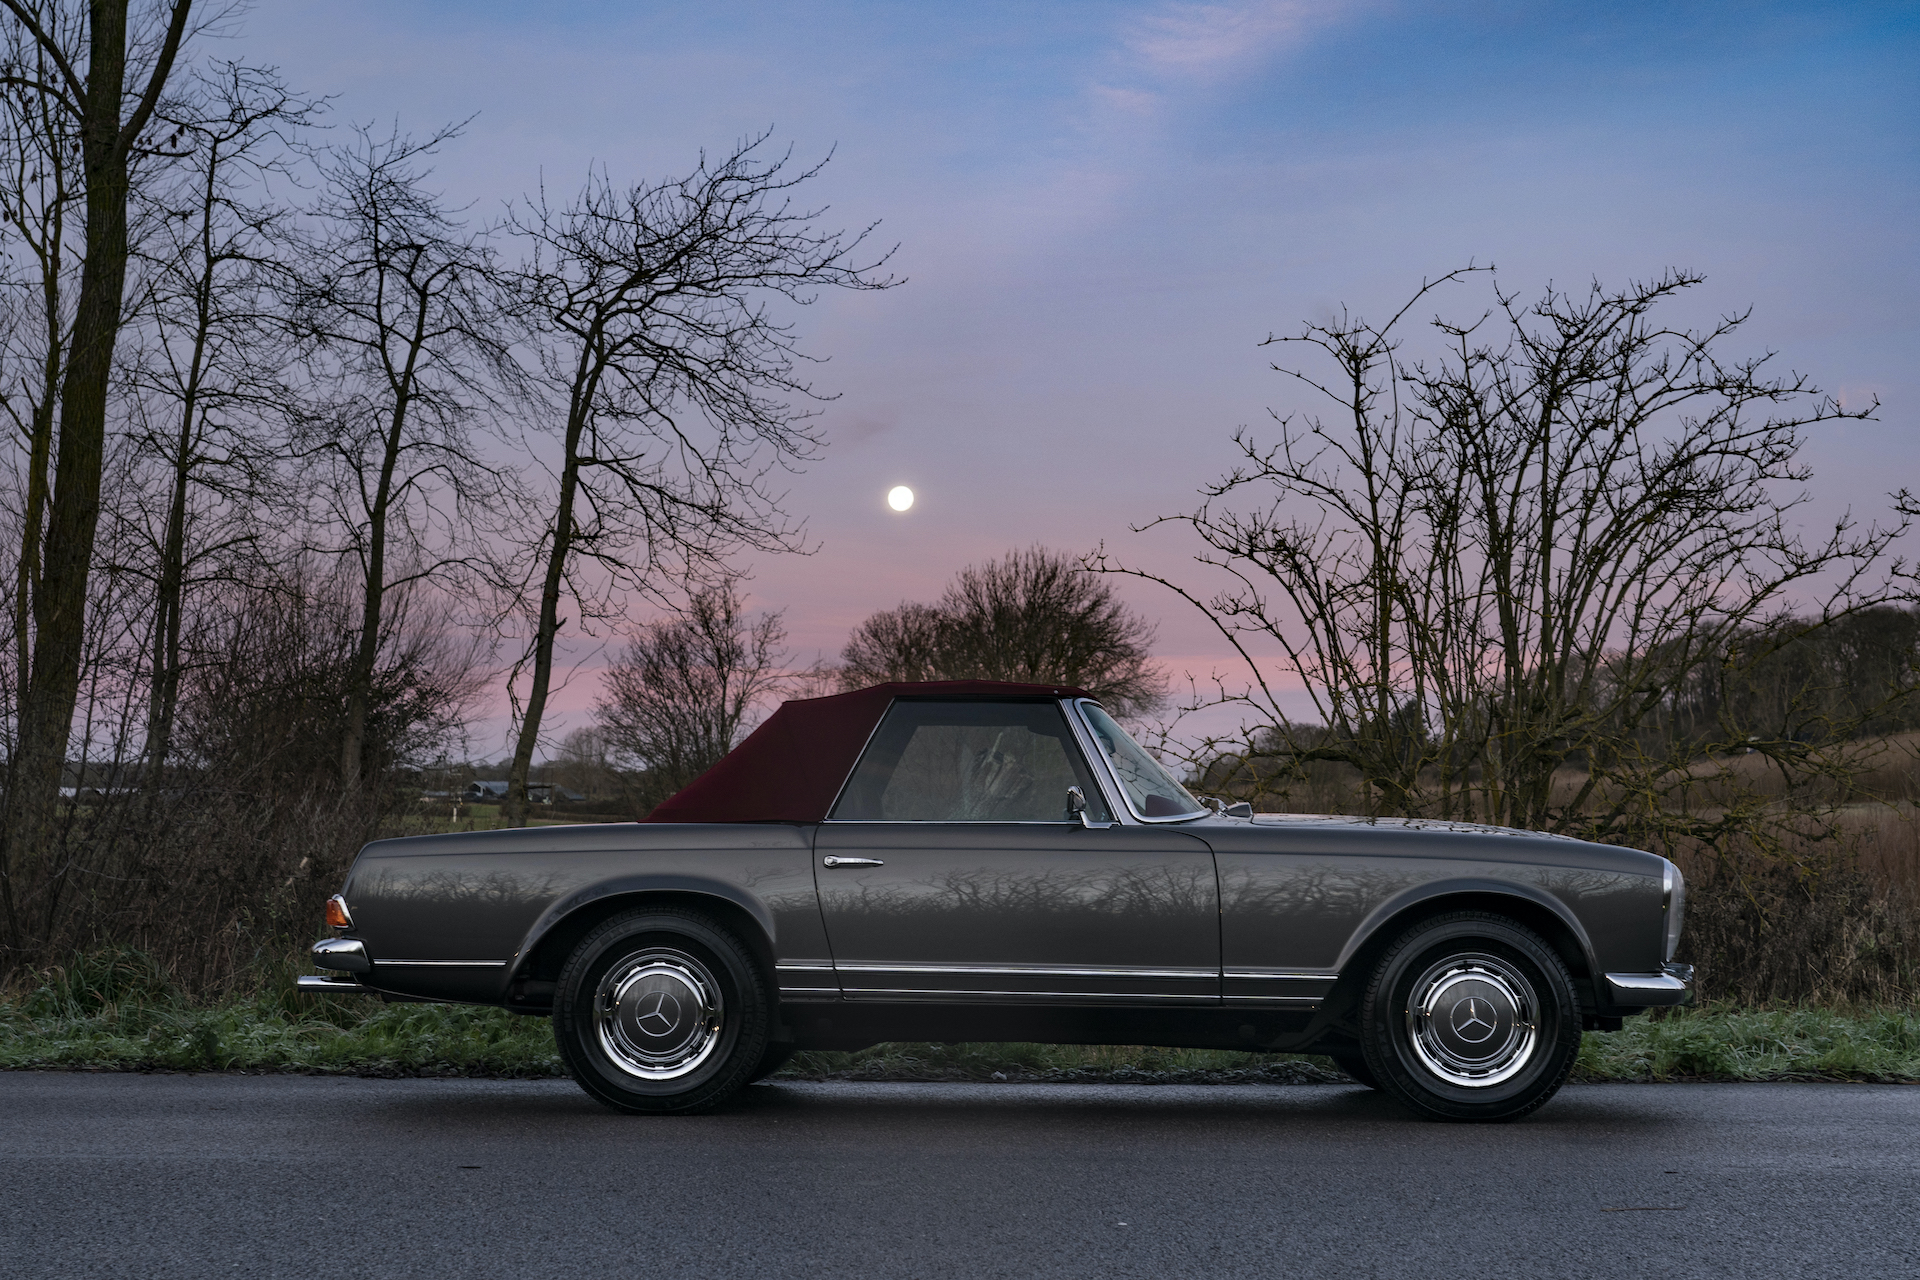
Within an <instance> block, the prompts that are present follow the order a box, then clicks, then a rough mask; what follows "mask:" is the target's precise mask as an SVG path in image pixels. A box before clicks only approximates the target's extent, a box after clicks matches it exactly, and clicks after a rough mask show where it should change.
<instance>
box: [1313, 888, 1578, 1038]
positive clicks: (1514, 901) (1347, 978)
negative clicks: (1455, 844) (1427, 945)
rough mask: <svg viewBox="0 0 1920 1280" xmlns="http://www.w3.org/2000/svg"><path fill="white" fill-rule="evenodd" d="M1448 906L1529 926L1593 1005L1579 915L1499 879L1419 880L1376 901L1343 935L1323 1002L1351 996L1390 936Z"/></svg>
mask: <svg viewBox="0 0 1920 1280" xmlns="http://www.w3.org/2000/svg"><path fill="white" fill-rule="evenodd" d="M1454 911H1485V912H1489V913H1491V914H1495V915H1503V916H1506V917H1507V918H1509V919H1511V920H1513V921H1514V922H1515V923H1517V924H1521V925H1525V926H1526V927H1527V928H1529V929H1531V930H1533V931H1534V932H1535V933H1537V934H1539V935H1540V936H1541V938H1543V939H1545V941H1546V943H1547V945H1548V946H1550V947H1552V948H1553V949H1554V951H1555V952H1556V953H1557V954H1558V955H1559V956H1560V958H1561V959H1562V960H1564V961H1565V962H1566V965H1567V968H1568V970H1569V971H1570V972H1571V973H1572V974H1573V980H1574V987H1575V989H1576V990H1577V992H1578V993H1579V997H1580V1004H1581V1007H1582V1008H1583V1009H1584V1010H1587V1011H1589V1012H1591V1011H1592V1010H1594V1009H1595V1008H1597V1007H1598V1005H1599V1003H1600V1001H1599V993H1598V991H1597V990H1596V988H1595V985H1594V983H1595V977H1596V975H1597V974H1598V972H1599V970H1598V967H1597V965H1596V963H1595V960H1594V954H1593V943H1592V940H1591V939H1590V938H1589V937H1588V936H1587V931H1586V929H1585V928H1584V927H1582V925H1581V924H1580V920H1579V918H1578V917H1577V916H1575V915H1574V914H1573V912H1571V911H1570V910H1568V909H1567V907H1566V905H1565V904H1564V903H1562V902H1561V901H1560V900H1559V899H1557V898H1555V897H1553V896H1552V895H1551V894H1548V893H1545V892H1543V891H1540V890H1537V889H1534V888H1533V887H1532V886H1530V885H1520V884H1514V883H1511V882H1505V881H1499V880H1479V881H1475V880H1466V881H1449V882H1442V883H1438V884H1432V885H1425V886H1421V888H1419V889H1416V890H1412V891H1409V892H1408V893H1405V894H1401V895H1397V896H1395V897H1393V898H1390V899H1388V900H1387V901H1386V902H1383V903H1381V904H1380V906H1379V907H1377V908H1375V909H1374V911H1373V912H1372V913H1371V914H1369V915H1368V917H1367V918H1366V920H1365V921H1363V922H1362V923H1361V926H1360V927H1359V928H1358V929H1356V930H1354V933H1353V937H1352V938H1351V939H1349V940H1348V942H1347V947H1346V951H1345V953H1344V954H1343V955H1342V956H1341V957H1340V963H1339V970H1340V978H1339V980H1338V982H1337V983H1336V984H1335V990H1334V993H1333V994H1332V995H1331V996H1330V1000H1329V1002H1330V1003H1331V1002H1333V1001H1336V1000H1341V999H1342V998H1347V999H1352V998H1357V992H1358V988H1359V987H1361V986H1363V985H1364V984H1365V982H1366V979H1367V976H1368V974H1370V973H1371V972H1372V969H1373V964H1374V961H1375V960H1376V959H1377V958H1378V957H1379V955H1380V953H1381V952H1382V951H1383V950H1385V949H1386V947H1387V946H1388V945H1389V944H1391V943H1392V942H1393V940H1394V939H1395V938H1398V937H1399V936H1400V935H1401V934H1403V933H1405V932H1406V931H1407V930H1408V929H1410V928H1412V927H1413V926H1414V925H1416V924H1418V923H1419V922H1420V921H1422V920H1427V919H1431V918H1432V917H1434V916H1437V915H1445V914H1448V913H1450V912H1454Z"/></svg>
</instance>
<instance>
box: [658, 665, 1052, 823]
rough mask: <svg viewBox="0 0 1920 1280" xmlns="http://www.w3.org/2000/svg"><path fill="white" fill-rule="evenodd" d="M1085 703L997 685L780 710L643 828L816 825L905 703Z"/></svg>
mask: <svg viewBox="0 0 1920 1280" xmlns="http://www.w3.org/2000/svg"><path fill="white" fill-rule="evenodd" d="M915 695H917V696H921V697H927V696H931V697H949V698H954V697H958V698H965V697H993V696H996V695H997V696H1000V697H1016V698H1018V697H1028V698H1030V697H1035V696H1039V697H1043V698H1084V697H1087V696H1088V694H1087V693H1086V691H1085V690H1083V689H1076V688H1073V687H1072V686H1070V685H1053V684H1009V683H1004V682H1002V681H998V680H930V681H925V682H923V683H917V684H908V683H899V684H876V685H874V686H872V687H871V688H867V689H856V690H854V691H853V692H852V693H836V694H834V695H832V696H831V697H826V698H797V699H795V700H794V701H792V702H785V703H782V704H781V705H780V709H779V710H778V711H776V712H774V713H773V714H772V715H770V716H768V717H767V718H766V721H765V722H764V723H762V724H761V726H760V727H759V728H758V729H755V730H754V731H753V732H752V733H750V734H748V735H747V740H746V741H745V742H742V743H741V744H740V745H739V746H737V747H735V748H734V749H733V750H732V751H730V752H728V753H727V755H726V756H725V758H723V759H722V760H721V761H720V763H718V764H716V765H714V766H713V768H711V769H709V770H707V771H706V772H705V773H703V774H701V775H700V776H699V777H697V778H695V779H694V780H693V781H692V782H690V783H688V784H687V785H686V786H685V787H683V788H681V789H680V790H679V791H678V792H676V793H674V794H673V795H671V796H669V797H667V799H665V800H663V801H661V802H660V804H659V805H658V806H657V807H656V808H655V809H654V811H653V812H652V813H650V814H648V815H647V816H646V818H645V819H643V821H646V822H819V821H821V820H822V819H824V818H825V817H826V816H827V810H828V808H830V807H831V806H832V804H833V798H834V797H835V796H837V795H839V794H840V784H841V783H843V782H845V781H846V780H847V775H848V774H849V773H851V772H852V771H853V764H854V761H855V760H857V759H858V758H859V756H860V749H861V748H862V747H864V746H866V745H867V739H868V738H869V737H871V736H872V734H873V731H874V729H875V727H876V726H878V725H879V723H880V717H881V716H883V715H885V714H886V710H887V708H888V707H889V706H891V705H892V703H893V700H894V699H895V698H898V697H903V696H915Z"/></svg>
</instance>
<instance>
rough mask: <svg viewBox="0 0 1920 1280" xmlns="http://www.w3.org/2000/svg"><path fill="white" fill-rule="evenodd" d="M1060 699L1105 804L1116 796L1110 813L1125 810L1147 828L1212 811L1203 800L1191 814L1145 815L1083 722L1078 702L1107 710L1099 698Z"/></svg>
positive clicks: (1124, 811) (1109, 712) (1082, 714)
mask: <svg viewBox="0 0 1920 1280" xmlns="http://www.w3.org/2000/svg"><path fill="white" fill-rule="evenodd" d="M1060 702H1061V709H1062V710H1063V711H1066V713H1067V722H1068V723H1069V724H1071V725H1072V726H1073V729H1074V733H1075V734H1076V735H1077V736H1078V737H1079V739H1080V751H1081V754H1082V755H1084V756H1086V757H1087V764H1088V767H1089V768H1091V769H1092V770H1093V771H1094V776H1095V777H1097V778H1099V779H1100V789H1101V790H1102V791H1104V792H1106V793H1107V804H1108V807H1109V808H1113V800H1114V797H1115V796H1116V795H1118V797H1119V799H1120V801H1121V807H1119V808H1113V812H1115V813H1125V814H1127V815H1128V816H1129V817H1131V818H1132V819H1133V821H1134V822H1137V823H1139V824H1140V825H1141V826H1149V827H1162V826H1166V825H1167V824H1169V823H1174V822H1192V821H1193V820H1194V819H1195V818H1205V817H1208V816H1210V815H1211V814H1212V813H1213V810H1212V809H1209V808H1208V807H1207V804H1206V802H1205V801H1204V800H1203V801H1201V802H1200V807H1199V808H1198V809H1195V810H1194V811H1193V812H1192V813H1175V814H1169V815H1167V816H1165V817H1157V818H1149V817H1148V816H1147V815H1146V814H1144V813H1141V812H1140V811H1139V810H1138V809H1136V808H1134V807H1133V797H1132V796H1130V795H1128V794H1127V789H1126V787H1125V786H1124V785H1123V784H1122V783H1121V781H1120V779H1119V777H1118V776H1117V775H1115V774H1114V772H1113V761H1111V760H1109V759H1108V758H1107V753H1106V752H1104V751H1102V750H1101V749H1100V744H1099V743H1098V742H1096V741H1095V740H1094V734H1093V726H1092V725H1090V724H1088V723H1086V720H1085V718H1084V712H1082V710H1081V704H1082V703H1087V704H1091V705H1092V706H1096V707H1100V709H1101V710H1102V711H1107V709H1106V708H1105V707H1102V706H1100V700H1099V699H1098V698H1062V699H1061V700H1060ZM1107 714H1108V715H1112V714H1113V713H1112V712H1111V711H1107ZM1140 749H1141V750H1142V751H1145V750H1146V748H1145V747H1141V748H1140ZM1163 767H1164V766H1163Z"/></svg>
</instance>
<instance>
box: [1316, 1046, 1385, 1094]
mask: <svg viewBox="0 0 1920 1280" xmlns="http://www.w3.org/2000/svg"><path fill="white" fill-rule="evenodd" d="M1327 1056H1328V1057H1329V1058H1332V1059H1333V1065H1334V1066H1336V1067H1338V1068H1340V1069H1341V1070H1342V1071H1344V1072H1346V1073H1347V1074H1348V1075H1349V1076H1352V1077H1353V1082H1354V1083H1355V1084H1361V1085H1365V1086H1366V1087H1367V1088H1369V1089H1378V1088H1379V1087H1380V1082H1379V1081H1378V1080H1376V1079H1375V1078H1374V1075H1373V1071H1372V1070H1371V1069H1370V1068H1369V1067H1368V1066H1367V1056H1366V1055H1365V1054H1364V1053H1361V1052H1360V1051H1359V1050H1358V1049H1349V1050H1347V1051H1346V1052H1345V1053H1330V1054H1328V1055H1327Z"/></svg>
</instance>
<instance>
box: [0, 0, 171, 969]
mask: <svg viewBox="0 0 1920 1280" xmlns="http://www.w3.org/2000/svg"><path fill="white" fill-rule="evenodd" d="M190 3H191V0H176V3H175V5H174V11H173V13H172V15H171V22H170V24H169V27H168V32H167V38H166V42H165V44H164V45H163V47H162V49H161V51H160V54H159V56H158V58H157V59H156V62H155V66H154V70H153V74H152V79H151V81H150V82H149V84H148V86H147V91H146V93H145V94H143V96H142V100H141V105H140V106H139V107H138V108H137V109H136V111H135V113H134V116H133V117H132V118H130V119H128V120H126V121H123V120H122V119H121V115H120V110H121V99H122V94H123V92H124V86H125V80H126V61H127V0H93V3H92V4H91V5H90V6H89V8H88V32H87V36H88V49H87V59H88V60H87V77H86V90H85V93H86V96H85V99H84V101H83V102H82V103H81V118H80V145H81V161H82V166H83V172H84V174H85V178H86V184H87V227H86V260H85V262H84V264H83V265H82V267H81V271H80V296H79V301H78V304H77V306H76V308H75V314H74V323H73V338H72V343H71V347H70V354H69V357H68V361H67V368H66V375H65V378H64V379H63V381H62V383H61V388H60V441H59V446H58V450H57V453H56V456H55V462H54V477H53V498H52V502H51V504H50V505H49V508H48V512H47V528H46V539H45V542H44V544H43V551H42V559H41V569H40V584H39V586H40V589H39V591H38V592H37V593H36V594H35V596H34V600H33V622H34V638H33V655H32V670H31V671H30V673H29V674H28V677H27V685H26V697H25V698H24V699H23V700H22V702H21V706H20V727H19V740H18V742H17V743H16V745H15V749H14V755H13V760H12V761H11V768H10V769H9V770H8V778H7V784H8V785H7V795H6V807H5V810H4V820H3V821H0V866H3V867H4V869H5V870H6V871H7V872H8V873H11V871H12V870H13V869H14V868H17V867H20V866H23V865H24V864H25V863H26V862H27V861H28V860H31V859H34V858H37V857H39V856H41V855H42V854H43V853H44V851H45V850H46V848H47V845H48V842H49V840H50V838H51V836H52V832H53V821H54V815H55V810H56V807H57V802H58V800H59V795H60V774H61V770H62V768H63V767H64V765H65V763H66V753H67V741H68V738H69V737H70V736H71V734H72V730H73V712H74V704H75V701H76V700H77V698H78V696H79V691H80V660H81V656H82V648H83V644H84V640H85V630H86V602H87V578H88V574H89V572H90V570H91V568H92V565H93V541H94V534H95V531H96V530H97V528H98V527H99V521H100V470H101V464H102V460H103V458H104V456H105V452H106V429H107V394H108V388H109V384H110V379H111V377H112V373H113V348H114V343H115V341H116V339H117V338H118V337H119V333H120V321H121V307H122V295H123V293H124V290H125V285H126V274H127V156H128V154H129V153H130V152H131V150H132V146H133V142H134V139H135V138H136V137H137V136H138V134H139V132H140V130H141V129H142V128H144V127H145V123H146V120H147V118H148V117H149V116H150V115H151V113H152V109H153V101H154V99H155V97H157V95H158V91H159V88H160V86H162V85H164V84H165V82H166V79H167V75H168V73H169V72H170V71H171V69H172V63H173V58H174V54H175V53H176V52H177V50H178V49H179V44H180V39H181V37H182V36H183V34H184V32H185V29H186V19H187V10H188V6H189V4H190ZM7 905H8V915H9V919H8V932H9V934H10V939H9V940H10V941H11V942H12V944H13V945H16V946H17V945H19V944H20V943H21V942H22V941H24V940H23V939H21V938H20V936H19V932H18V928H19V922H18V917H17V915H16V914H15V911H16V910H17V904H15V903H13V902H12V900H11V894H9V896H8V903H7Z"/></svg>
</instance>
